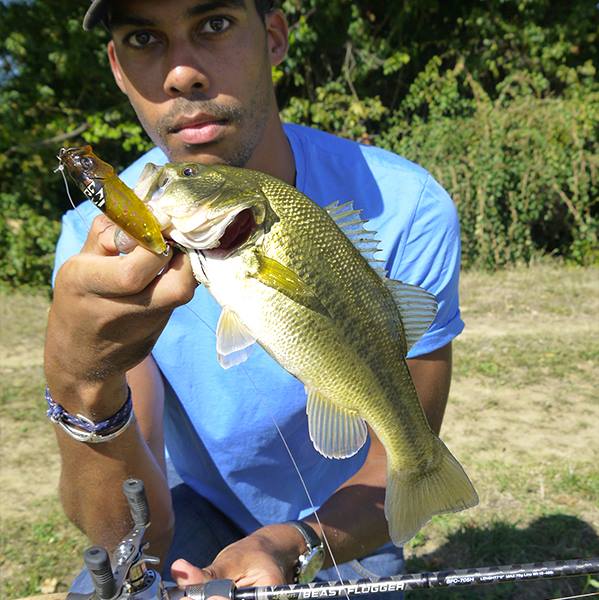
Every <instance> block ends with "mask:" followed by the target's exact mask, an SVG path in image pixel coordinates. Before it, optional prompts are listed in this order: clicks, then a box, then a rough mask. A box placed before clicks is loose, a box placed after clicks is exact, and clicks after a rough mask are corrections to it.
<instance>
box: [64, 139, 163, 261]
mask: <svg viewBox="0 0 599 600" xmlns="http://www.w3.org/2000/svg"><path fill="white" fill-rule="evenodd" d="M58 160H59V161H60V164H61V165H64V167H65V168H66V170H67V171H68V173H69V175H70V176H71V178H72V179H73V181H75V183H76V184H77V185H78V186H79V189H80V190H81V191H82V192H83V193H84V194H85V196H86V197H87V198H89V200H91V201H92V203H93V204H94V205H95V206H97V207H98V208H99V209H100V210H101V211H102V212H103V213H104V214H105V215H106V216H107V217H108V218H109V219H110V220H111V221H113V222H114V223H116V224H117V225H118V226H119V227H120V228H121V229H122V230H123V231H125V232H126V233H127V235H129V236H130V237H132V238H133V239H135V240H136V241H137V242H139V244H141V245H142V246H143V247H144V248H147V249H148V250H150V251H152V252H154V253H155V254H163V253H164V252H166V250H167V245H166V242H165V241H164V237H163V236H162V233H161V231H160V224H159V223H158V221H157V219H156V217H155V216H154V214H153V213H152V211H151V210H150V209H149V208H148V207H147V206H146V204H144V203H143V202H142V201H141V200H140V199H139V198H138V197H137V196H136V195H135V192H134V191H133V190H132V189H131V188H129V187H127V186H126V185H125V184H124V183H123V182H122V181H121V180H120V179H119V177H118V175H117V174H116V173H115V171H114V169H113V168H112V167H111V166H110V165H109V164H108V163H105V162H104V161H103V160H101V159H100V158H98V157H97V156H96V155H95V154H94V152H93V151H92V148H91V146H82V147H79V148H61V149H60V152H59V153H58Z"/></svg>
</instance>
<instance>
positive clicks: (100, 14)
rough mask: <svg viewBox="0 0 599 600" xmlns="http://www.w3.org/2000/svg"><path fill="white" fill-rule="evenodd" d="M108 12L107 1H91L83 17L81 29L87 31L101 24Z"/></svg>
mask: <svg viewBox="0 0 599 600" xmlns="http://www.w3.org/2000/svg"><path fill="white" fill-rule="evenodd" d="M107 10H108V0H93V2H92V3H91V6H90V7H89V8H88V9H87V12H86V13H85V17H83V29H85V31H89V30H90V29H93V28H94V27H95V26H96V25H97V24H98V23H101V22H102V21H103V20H104V19H105V17H106V11H107Z"/></svg>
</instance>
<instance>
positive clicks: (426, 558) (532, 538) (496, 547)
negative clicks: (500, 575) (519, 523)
mask: <svg viewBox="0 0 599 600" xmlns="http://www.w3.org/2000/svg"><path fill="white" fill-rule="evenodd" d="M593 556H595V557H596V556H599V537H598V536H597V533H596V532H595V530H594V529H593V528H592V527H591V526H590V525H589V524H588V523H586V522H585V521H583V520H581V519H579V518H577V517H574V516H570V515H564V514H554V515H550V516H546V517H541V518H539V519H536V520H535V521H533V522H532V523H530V525H529V526H528V527H525V528H519V527H516V526H514V525H512V524H510V523H506V522H503V521H498V522H496V523H494V524H492V525H490V526H488V527H484V528H483V527H463V528H462V529H461V530H460V531H458V532H456V533H454V534H451V535H450V536H449V537H448V539H447V542H446V543H445V544H444V545H443V546H441V547H440V548H438V549H437V550H435V551H434V552H431V553H430V554H424V555H421V556H418V557H415V558H410V559H409V560H408V561H407V566H406V570H407V572H408V573H416V572H420V571H439V570H444V569H452V568H455V569H463V568H467V567H483V566H499V565H507V564H513V563H528V562H536V561H550V560H560V559H573V558H590V557H593ZM594 580H595V581H598V580H599V577H598V576H595V577H594ZM598 591H599V589H596V588H595V587H593V586H592V584H591V582H590V577H574V578H563V579H553V580H545V581H534V582H526V583H519V584H513V583H503V584H498V585H489V586H476V587H471V588H461V589H455V588H454V589H437V590H423V591H413V592H410V593H409V594H408V597H409V598H410V600H474V599H477V600H478V599H481V600H512V599H513V600H546V599H552V598H560V597H564V596H573V595H576V594H582V593H591V592H598Z"/></svg>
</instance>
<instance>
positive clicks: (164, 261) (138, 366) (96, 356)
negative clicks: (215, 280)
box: [45, 217, 196, 555]
mask: <svg viewBox="0 0 599 600" xmlns="http://www.w3.org/2000/svg"><path fill="white" fill-rule="evenodd" d="M114 231H115V227H114V225H112V224H111V223H110V222H109V221H108V220H107V219H105V218H104V217H99V218H98V219H96V220H95V221H94V224H93V226H92V229H91V230H90V233H89V236H88V238H87V240H86V243H85V246H84V248H83V250H82V252H81V253H80V254H78V255H76V256H74V257H72V258H71V259H70V260H68V261H67V262H66V263H65V264H64V265H63V266H62V268H61V269H60V271H59V272H58V275H57V278H56V284H55V291H54V299H53V302H52V306H51V309H50V313H49V318H48V329H47V334H46V348H45V371H46V379H47V383H48V387H49V389H50V392H51V394H52V396H53V399H54V400H55V401H56V402H57V403H59V404H61V405H62V406H63V407H64V408H65V410H67V411H68V412H70V413H71V414H78V413H80V414H82V415H84V416H86V417H88V418H90V419H92V420H94V421H100V420H103V419H105V418H107V417H108V416H110V415H112V414H114V413H115V412H116V411H117V410H118V409H119V408H120V407H121V406H122V404H123V403H124V401H125V398H126V394H127V387H126V384H127V381H128V383H129V385H130V387H131V390H132V399H133V405H134V413H135V417H136V422H135V423H134V424H132V425H131V426H129V427H128V429H127V430H126V431H125V432H123V433H122V434H121V435H120V436H119V437H117V438H115V439H114V440H111V441H108V442H105V443H100V444H85V443H82V442H78V441H76V440H74V439H72V438H71V437H69V436H68V435H67V434H66V433H65V432H64V431H62V430H61V429H60V428H58V427H56V434H57V438H58V443H59V449H60V453H61V459H62V472H61V481H60V491H61V498H62V501H63V504H64V508H65V511H66V512H67V514H68V515H69V517H70V518H71V519H72V520H73V521H74V522H75V523H76V524H77V525H78V526H79V527H80V528H81V529H82V530H83V531H84V532H85V533H86V534H87V535H88V536H89V537H90V538H91V540H92V541H93V542H94V543H98V544H102V545H104V546H106V547H108V548H109V549H112V548H113V547H114V545H115V544H116V543H117V542H118V541H119V540H120V539H121V537H122V536H123V534H124V533H126V531H127V530H128V529H129V528H130V515H129V510H128V507H127V503H126V501H125V499H124V496H123V494H122V491H121V486H122V482H123V481H124V480H125V479H126V478H128V477H138V478H140V479H143V481H144V484H145V487H146V492H147V495H148V500H149V503H150V512H151V515H152V523H153V525H152V527H151V528H150V530H149V536H150V540H149V541H150V542H151V543H152V548H153V551H154V552H156V553H157V554H159V555H164V553H165V552H166V550H167V549H168V545H169V543H170V535H171V530H172V523H173V515H172V508H171V499H170V492H169V489H168V485H167V482H166V478H165V474H164V455H163V452H164V450H163V441H162V423H161V420H162V406H163V394H164V393H163V388H162V382H161V380H160V374H159V373H158V369H157V367H156V366H155V364H154V363H153V361H152V360H151V359H150V358H147V356H148V354H149V352H150V350H151V348H152V346H153V344H154V342H155V340H156V338H157V337H158V335H159V334H160V332H161V331H162V329H163V328H164V326H165V324H166V322H167V321H168V318H169V316H170V314H171V312H172V310H173V308H174V307H175V306H177V305H179V304H182V303H184V302H186V301H187V300H189V298H190V297H191V295H192V294H193V290H194V288H195V285H196V284H195V281H194V279H193V275H192V274H191V270H190V268H189V265H188V263H187V262H186V261H185V260H184V257H183V256H182V255H180V254H176V255H171V256H170V257H160V256H156V255H153V254H152V253H151V252H148V251H147V250H145V249H143V248H141V247H137V248H135V249H134V250H133V251H132V252H131V253H130V254H127V255H125V256H119V253H118V251H117V250H116V248H115V246H114ZM162 269H165V271H164V272H163V273H162V274H161V275H160V276H158V274H159V273H160V272H161V270H162ZM127 372H128V375H127V376H126V373H127Z"/></svg>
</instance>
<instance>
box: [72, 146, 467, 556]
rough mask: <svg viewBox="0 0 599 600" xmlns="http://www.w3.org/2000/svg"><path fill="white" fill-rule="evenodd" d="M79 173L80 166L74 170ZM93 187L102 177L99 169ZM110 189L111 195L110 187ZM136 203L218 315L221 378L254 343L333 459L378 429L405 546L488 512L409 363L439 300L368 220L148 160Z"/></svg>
mask: <svg viewBox="0 0 599 600" xmlns="http://www.w3.org/2000/svg"><path fill="white" fill-rule="evenodd" d="M76 150H77V149H70V150H69V152H70V153H71V155H76V154H77V153H76V152H75V151H76ZM84 150H85V149H84ZM88 154H89V149H87V150H86V153H84V154H83V155H82V156H88ZM96 158H97V157H96ZM98 164H100V163H98ZM102 164H105V163H102ZM79 168H80V167H78V166H77V165H74V166H73V165H71V169H72V170H74V173H71V174H72V175H74V176H75V177H77V176H78V170H77V169H79ZM87 177H88V178H92V179H94V180H96V179H97V178H96V177H94V173H93V171H89V170H88V172H87ZM103 189H105V195H106V196H108V195H110V193H111V192H110V190H111V189H114V188H106V187H104V188H103ZM127 189H128V188H127ZM129 191H131V190H129ZM134 195H136V196H139V198H142V199H143V202H144V203H145V204H144V206H145V205H146V204H147V206H149V207H150V209H151V212H152V213H153V214H154V216H155V217H156V219H157V221H158V223H159V224H160V228H162V230H163V231H164V233H165V235H166V236H167V237H170V238H172V239H173V240H174V241H175V242H177V244H179V245H180V246H181V247H182V248H183V249H184V250H185V251H186V252H187V253H188V254H189V257H190V260H191V264H192V267H193V270H194V274H195V276H196V278H197V279H198V281H200V282H201V283H203V284H204V285H205V286H206V287H207V288H208V290H209V291H210V292H211V294H212V295H213V296H214V298H215V299H216V300H217V301H218V303H219V304H220V305H221V306H222V309H223V310H222V313H221V316H220V319H219V322H218V325H217V331H216V351H217V355H218V360H219V362H220V364H221V365H222V366H223V367H224V368H229V367H231V366H234V365H236V364H239V363H241V362H243V361H244V360H246V359H247V357H248V350H249V348H250V347H251V346H252V344H254V343H255V342H258V343H259V344H260V345H261V346H262V347H263V348H264V349H265V350H266V351H267V352H268V353H269V354H270V355H271V356H272V357H273V358H274V359H275V360H276V361H277V362H278V363H279V364H280V365H281V366H282V367H283V368H284V369H286V370H287V371H288V372H289V373H291V374H292V375H294V376H295V377H297V378H298V379H299V380H300V381H301V382H302V383H303V384H304V386H305V388H306V393H307V404H306V412H307V415H308V426H309V433H310V438H311V440H312V442H313V444H314V446H315V448H316V449H317V450H318V451H319V452H320V453H321V454H323V455H324V456H326V457H329V458H338V459H342V458H347V457H349V456H352V455H354V454H355V453H356V452H358V451H359V450H360V448H361V447H362V446H363V444H364V443H365V442H366V439H367V436H368V429H367V426H366V423H368V424H369V425H370V427H371V428H372V429H373V430H374V432H375V433H376V435H377V436H378V438H379V439H380V440H381V442H382V444H383V446H384V447H385V451H386V454H387V489H386V494H385V516H386V518H387V521H388V524H389V533H390V537H391V539H392V541H393V542H394V543H395V544H397V545H400V544H403V543H404V542H406V541H407V540H409V539H410V538H411V537H413V536H414V535H415V534H416V533H417V532H418V530H419V529H420V528H421V527H422V526H423V525H424V524H425V523H426V522H427V521H428V520H430V518H431V517H432V516H433V515H435V514H440V513H446V512H455V511H459V510H463V509H466V508H469V507H471V506H474V505H475V504H476V503H477V502H478V498H477V495H476V491H475V490H474V488H473V486H472V484H471V483H470V480H469V479H468V477H467V475H466V474H465V472H464V470H463V469H462V467H461V466H460V464H459V463H458V461H457V460H456V459H455V458H454V457H453V456H452V454H451V453H450V452H449V450H448V449H447V447H446V446H445V445H444V444H443V442H442V441H441V440H440V439H439V438H438V437H437V436H436V435H435V434H434V433H433V432H432V431H431V429H430V427H429V425H428V422H427V420H426V417H425V415H424V412H423V410H422V407H421V405H420V402H419V400H418V396H417V394H416V390H415V388H414V384H413V382H412V379H411V377H410V373H409V370H408V366H407V363H406V354H407V352H408V350H409V349H410V347H411V346H412V345H413V344H414V343H415V342H416V341H417V340H418V339H419V337H420V336H421V335H422V334H423V333H424V332H425V331H426V330H427V329H428V327H429V326H430V324H431V322H432V321H433V319H434V317H435V314H436V307H437V305H436V300H435V298H434V296H433V295H432V294H430V293H428V292H427V291H425V290H423V289H421V288H419V287H417V286H414V285H410V284H406V283H402V282H399V281H393V280H390V279H388V278H387V277H386V273H385V270H384V267H383V264H382V262H381V261H378V260H377V259H376V258H375V254H376V252H377V249H378V241H377V240H376V238H375V234H374V233H373V232H370V231H368V230H367V227H366V225H367V224H366V223H365V222H364V221H362V219H361V218H360V217H359V211H356V210H354V209H353V208H352V207H351V205H350V204H338V203H333V204H331V205H330V206H328V207H326V208H325V209H322V208H320V207H319V206H317V205H316V204H315V203H314V202H312V201H311V200H310V199H309V198H307V197H306V196H304V195H303V194H301V193H300V192H298V191H297V190H296V189H295V188H294V187H292V186H289V185H287V184H285V183H284V182H282V181H279V180H277V179H275V178H273V177H271V176H269V175H266V174H264V173H260V172H256V171H251V170H248V169H239V168H234V167H229V166H224V165H219V166H204V165H199V164H195V163H181V164H169V165H165V166H164V167H157V166H155V165H153V164H151V163H150V164H148V165H146V168H145V169H144V172H143V173H142V176H141V177H140V180H139V182H138V184H137V186H136V188H135V194H134ZM125 197H126V198H129V197H130V195H127V196H125V195H123V194H121V195H120V196H119V198H121V199H122V198H125ZM108 200H109V199H107V201H108ZM136 210H137V209H136ZM128 214H130V211H129V212H128ZM138 214H139V215H141V214H142V212H141V211H139V212H138ZM138 221H139V222H138V223H135V222H133V223H131V222H129V223H128V229H126V231H127V232H128V233H129V234H130V235H132V237H136V234H135V232H139V231H141V230H143V227H142V228H141V229H140V224H141V222H142V221H144V222H145V216H144V217H138ZM136 239H139V238H137V237H136Z"/></svg>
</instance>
